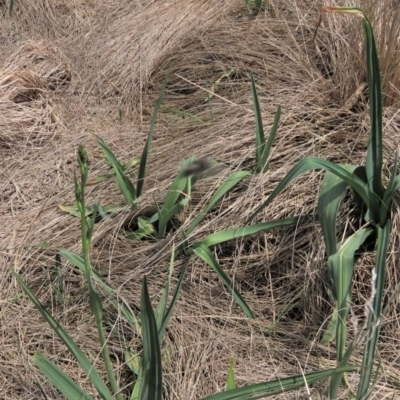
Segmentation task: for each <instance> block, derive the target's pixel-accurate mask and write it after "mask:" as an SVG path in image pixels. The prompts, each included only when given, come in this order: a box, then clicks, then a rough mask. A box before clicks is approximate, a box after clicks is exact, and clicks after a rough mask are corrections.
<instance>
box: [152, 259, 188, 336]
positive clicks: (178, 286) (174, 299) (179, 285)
mask: <svg viewBox="0 0 400 400" xmlns="http://www.w3.org/2000/svg"><path fill="white" fill-rule="evenodd" d="M188 265H189V258H187V260H186V262H185V264H184V265H183V268H182V272H181V275H180V277H179V280H178V283H177V284H176V288H175V293H174V295H173V297H172V300H171V304H170V305H169V307H168V308H167V311H166V312H165V314H164V318H163V321H162V324H161V326H160V328H159V329H158V337H159V339H160V341H161V338H162V337H163V336H164V332H165V329H166V328H167V325H168V322H169V320H170V319H171V317H172V313H173V311H174V308H175V305H176V302H177V300H178V297H179V292H180V291H181V288H182V283H183V279H184V277H185V275H186V270H187V267H188Z"/></svg>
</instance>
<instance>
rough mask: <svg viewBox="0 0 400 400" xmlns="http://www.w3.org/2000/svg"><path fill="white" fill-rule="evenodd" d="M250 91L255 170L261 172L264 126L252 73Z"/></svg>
mask: <svg viewBox="0 0 400 400" xmlns="http://www.w3.org/2000/svg"><path fill="white" fill-rule="evenodd" d="M250 80H251V91H252V93H253V107H254V115H255V118H256V172H257V173H260V172H262V170H263V168H264V164H263V153H264V147H265V135H264V127H263V122H262V117H261V109H260V102H259V101H258V95H257V89H256V84H255V82H254V77H253V74H250Z"/></svg>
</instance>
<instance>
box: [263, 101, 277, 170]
mask: <svg viewBox="0 0 400 400" xmlns="http://www.w3.org/2000/svg"><path fill="white" fill-rule="evenodd" d="M280 118H281V106H279V107H278V109H277V111H276V113H275V117H274V123H273V125H272V128H271V132H270V133H269V136H268V140H267V143H266V144H265V146H264V149H263V154H262V165H263V170H262V172H264V173H265V172H267V171H268V168H269V155H270V153H271V147H272V144H273V143H274V140H275V137H276V134H277V132H278V126H279V120H280Z"/></svg>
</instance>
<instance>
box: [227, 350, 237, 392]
mask: <svg viewBox="0 0 400 400" xmlns="http://www.w3.org/2000/svg"><path fill="white" fill-rule="evenodd" d="M234 364H235V358H233V359H232V361H231V365H230V366H229V370H228V379H227V380H226V390H233V389H235V388H236V382H235V374H234V372H233V366H234Z"/></svg>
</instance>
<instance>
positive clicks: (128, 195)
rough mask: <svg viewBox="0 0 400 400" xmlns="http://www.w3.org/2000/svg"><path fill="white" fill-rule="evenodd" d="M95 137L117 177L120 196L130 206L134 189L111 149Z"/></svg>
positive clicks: (134, 194) (134, 198)
mask: <svg viewBox="0 0 400 400" xmlns="http://www.w3.org/2000/svg"><path fill="white" fill-rule="evenodd" d="M96 137H97V142H98V144H99V146H100V147H101V148H102V150H103V153H104V155H105V157H106V158H107V160H108V162H109V163H110V164H111V166H112V167H113V168H114V171H115V174H116V176H117V182H118V186H119V189H120V191H121V193H122V195H123V196H124V198H125V200H126V202H127V203H128V204H131V205H132V204H133V202H134V201H135V200H136V197H137V196H136V190H135V187H134V186H133V184H132V182H131V181H130V179H129V178H128V177H127V176H126V174H125V172H124V168H123V166H122V164H121V163H120V162H119V161H118V160H117V158H116V157H115V155H114V153H113V152H112V151H111V149H110V148H109V147H108V145H107V144H106V143H105V142H104V140H103V139H102V138H101V137H100V136H96Z"/></svg>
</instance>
